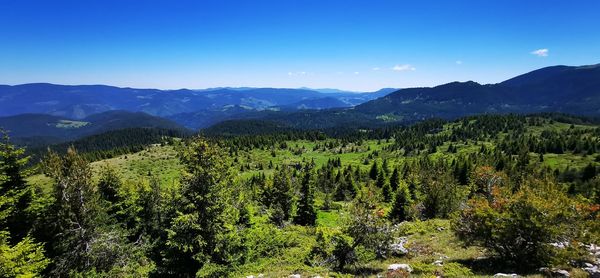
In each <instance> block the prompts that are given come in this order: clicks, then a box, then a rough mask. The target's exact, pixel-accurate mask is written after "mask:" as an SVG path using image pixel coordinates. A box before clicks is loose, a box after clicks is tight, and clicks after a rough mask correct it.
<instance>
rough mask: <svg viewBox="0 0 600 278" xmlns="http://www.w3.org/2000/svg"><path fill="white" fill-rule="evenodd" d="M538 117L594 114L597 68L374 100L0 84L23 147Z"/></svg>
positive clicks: (334, 93) (7, 120)
mask: <svg viewBox="0 0 600 278" xmlns="http://www.w3.org/2000/svg"><path fill="white" fill-rule="evenodd" d="M115 110H118V111H115ZM539 112H562V113H568V114H578V115H587V116H600V64H598V65H589V66H578V67H570V66H553V67H547V68H542V69H539V70H536V71H532V72H529V73H526V74H523V75H520V76H517V77H514V78H512V79H509V80H506V81H504V82H501V83H498V84H487V85H482V84H479V83H476V82H473V81H468V82H452V83H448V84H444V85H440V86H436V87H430V88H409V89H400V90H396V89H382V90H380V91H377V92H372V93H356V92H346V91H339V90H335V89H306V88H302V89H275V88H214V89H206V90H187V89H182V90H172V91H165V90H156V89H132V88H118V87H110V86H103V85H86V86H63V85H52V84H24V85H17V86H6V85H4V86H0V116H2V115H3V116H9V117H4V118H0V127H4V128H5V129H8V130H10V131H11V134H12V135H13V137H19V138H21V139H22V140H25V141H26V140H31V141H35V140H37V139H32V138H38V139H39V138H43V139H44V140H46V141H55V142H60V141H65V140H68V139H74V138H79V137H82V136H87V135H91V134H98V133H101V132H104V131H109V130H115V129H119V128H133V127H156V128H163V129H168V130H183V129H184V126H185V127H187V128H191V129H199V128H206V127H209V126H212V125H214V124H216V123H219V122H224V121H227V125H225V126H220V127H219V129H216V130H226V129H228V128H229V129H230V128H231V127H235V128H240V124H239V123H236V122H235V121H240V123H242V124H244V123H252V124H253V125H254V126H255V127H256V126H262V127H265V126H266V127H269V128H271V127H273V126H276V127H279V128H286V129H290V128H301V129H327V128H336V127H352V128H372V127H376V126H382V125H386V124H398V123H410V122H416V121H420V120H424V119H428V118H433V117H437V118H446V119H452V118H457V117H462V116H467V115H475V114H482V113H523V114H524V113H539ZM24 113H27V114H24ZM32 113H34V114H32ZM248 120H250V121H248ZM257 121H263V122H270V123H271V124H265V123H263V124H257ZM234 133H235V132H231V134H234Z"/></svg>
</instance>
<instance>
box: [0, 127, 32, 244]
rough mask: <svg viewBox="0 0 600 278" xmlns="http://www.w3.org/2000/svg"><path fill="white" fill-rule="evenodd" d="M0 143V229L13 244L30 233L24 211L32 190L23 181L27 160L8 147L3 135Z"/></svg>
mask: <svg viewBox="0 0 600 278" xmlns="http://www.w3.org/2000/svg"><path fill="white" fill-rule="evenodd" d="M2 137H3V138H2V142H0V177H1V178H0V196H1V197H2V199H3V202H0V210H1V211H2V213H3V214H5V215H3V216H0V218H3V221H2V223H1V224H2V226H3V227H6V228H7V229H8V232H9V233H10V239H11V242H13V243H15V242H18V241H20V240H21V239H23V237H25V235H27V233H28V232H29V230H30V229H31V224H32V223H31V222H32V221H31V217H30V215H29V214H28V213H27V209H28V208H29V205H30V204H31V201H32V199H33V193H34V190H33V187H32V186H29V185H28V184H27V183H26V182H25V179H24V176H25V175H27V173H25V170H24V167H25V165H26V164H27V162H28V160H29V157H27V156H25V155H24V153H25V150H24V149H21V148H16V147H15V146H14V145H12V144H11V143H10V138H9V137H8V135H7V134H6V133H3V134H2Z"/></svg>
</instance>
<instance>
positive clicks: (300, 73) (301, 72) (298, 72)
mask: <svg viewBox="0 0 600 278" xmlns="http://www.w3.org/2000/svg"><path fill="white" fill-rule="evenodd" d="M287 74H288V75H289V76H295V75H307V74H308V73H307V72H305V71H297V72H291V71H290V72H288V73H287Z"/></svg>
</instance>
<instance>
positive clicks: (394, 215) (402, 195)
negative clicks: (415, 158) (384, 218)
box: [390, 183, 412, 222]
mask: <svg viewBox="0 0 600 278" xmlns="http://www.w3.org/2000/svg"><path fill="white" fill-rule="evenodd" d="M411 205H412V197H411V194H410V190H409V189H408V186H407V185H406V184H405V183H401V184H399V185H398V189H397V190H396V194H395V195H394V200H393V204H392V210H391V211H390V218H391V220H393V221H396V222H402V221H407V220H410V206H411Z"/></svg>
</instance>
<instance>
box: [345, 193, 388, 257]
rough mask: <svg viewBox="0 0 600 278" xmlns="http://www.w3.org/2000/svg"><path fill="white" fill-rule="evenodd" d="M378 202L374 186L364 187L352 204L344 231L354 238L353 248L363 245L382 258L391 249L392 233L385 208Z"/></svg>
mask: <svg viewBox="0 0 600 278" xmlns="http://www.w3.org/2000/svg"><path fill="white" fill-rule="evenodd" d="M377 203H378V200H377V194H376V193H375V190H374V188H370V187H366V188H364V189H363V190H362V191H361V192H360V193H359V195H358V196H357V198H356V199H355V200H354V201H353V202H352V204H351V205H350V209H349V212H348V217H349V218H348V219H347V220H346V225H345V227H344V231H345V233H346V234H347V235H349V236H350V237H352V238H353V240H354V241H353V245H352V248H353V249H354V248H356V247H357V246H362V247H364V248H365V249H367V250H371V251H373V252H374V253H375V255H376V256H377V257H380V258H382V257H385V256H386V255H387V253H388V251H389V245H390V243H391V242H392V234H391V228H390V225H389V222H388V221H386V219H385V217H384V212H383V209H382V208H379V207H378V206H377Z"/></svg>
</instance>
